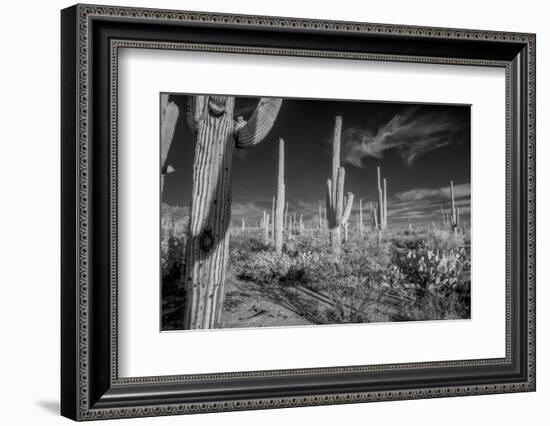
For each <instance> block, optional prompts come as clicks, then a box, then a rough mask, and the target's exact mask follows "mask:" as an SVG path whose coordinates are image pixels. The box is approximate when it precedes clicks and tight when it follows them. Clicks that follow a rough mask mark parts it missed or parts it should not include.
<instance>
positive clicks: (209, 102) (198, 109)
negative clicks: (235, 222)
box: [184, 96, 282, 329]
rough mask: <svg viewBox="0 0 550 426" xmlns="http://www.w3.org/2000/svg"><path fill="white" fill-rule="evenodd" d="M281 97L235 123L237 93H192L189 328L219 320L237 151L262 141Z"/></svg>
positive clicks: (187, 279)
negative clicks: (194, 136)
mask: <svg viewBox="0 0 550 426" xmlns="http://www.w3.org/2000/svg"><path fill="white" fill-rule="evenodd" d="M281 102H282V101H281V100H280V99H261V100H260V102H259V104H258V107H257V108H256V110H255V111H254V113H253V114H252V116H251V117H250V119H249V121H248V122H246V121H244V120H242V118H240V119H239V120H238V121H237V122H235V121H234V120H233V108H234V104H235V98H234V97H232V96H194V97H191V100H190V103H189V110H188V116H187V119H188V123H189V125H190V126H191V128H192V129H193V130H194V131H196V132H197V141H196V147H195V158H194V163H193V189H192V195H191V209H190V211H191V218H190V223H189V239H188V243H187V247H186V252H185V265H186V267H185V283H184V284H185V298H186V301H185V314H184V327H185V328H186V329H206V328H214V327H216V326H217V325H218V323H219V320H220V317H221V311H222V307H223V299H224V296H225V273H226V268H227V261H228V258H229V232H228V231H229V225H230V221H231V164H232V157H233V150H234V148H235V147H237V148H245V147H250V146H253V145H256V144H257V143H259V142H261V141H262V140H263V139H264V137H265V136H266V135H267V133H268V132H269V130H270V129H271V127H272V126H273V122H274V121H275V118H276V117H277V114H278V112H279V108H280V106H281Z"/></svg>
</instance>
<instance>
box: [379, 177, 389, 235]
mask: <svg viewBox="0 0 550 426" xmlns="http://www.w3.org/2000/svg"><path fill="white" fill-rule="evenodd" d="M376 173H377V175H378V205H377V211H376V215H377V217H376V222H377V225H378V229H379V230H380V231H383V230H385V229H386V226H387V225H388V198H387V184H386V179H384V186H383V187H382V185H381V178H380V167H377V168H376Z"/></svg>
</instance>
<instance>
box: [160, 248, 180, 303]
mask: <svg viewBox="0 0 550 426" xmlns="http://www.w3.org/2000/svg"><path fill="white" fill-rule="evenodd" d="M184 245H185V242H184V239H183V238H177V237H168V238H166V239H164V240H163V241H162V242H161V274H162V291H163V295H167V294H170V293H173V292H175V291H176V290H177V288H178V286H179V284H180V282H181V280H182V279H183V263H184V257H183V251H184V250H183V249H184Z"/></svg>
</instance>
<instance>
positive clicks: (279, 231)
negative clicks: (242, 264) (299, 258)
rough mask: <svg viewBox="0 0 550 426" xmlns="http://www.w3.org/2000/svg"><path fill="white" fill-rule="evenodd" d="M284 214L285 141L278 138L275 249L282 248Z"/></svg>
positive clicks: (277, 250)
mask: <svg viewBox="0 0 550 426" xmlns="http://www.w3.org/2000/svg"><path fill="white" fill-rule="evenodd" d="M284 216H285V141H284V140H283V139H279V165H278V168H277V199H276V200H275V220H274V222H275V251H276V252H277V253H281V251H282V250H283V229H284Z"/></svg>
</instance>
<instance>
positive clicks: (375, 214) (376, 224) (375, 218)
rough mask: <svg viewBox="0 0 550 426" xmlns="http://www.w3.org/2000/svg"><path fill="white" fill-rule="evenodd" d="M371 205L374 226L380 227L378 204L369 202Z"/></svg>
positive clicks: (375, 227)
mask: <svg viewBox="0 0 550 426" xmlns="http://www.w3.org/2000/svg"><path fill="white" fill-rule="evenodd" d="M369 205H370V212H371V216H372V226H373V227H374V229H378V214H377V211H378V207H377V205H376V203H374V204H373V203H372V202H371V203H369Z"/></svg>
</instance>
